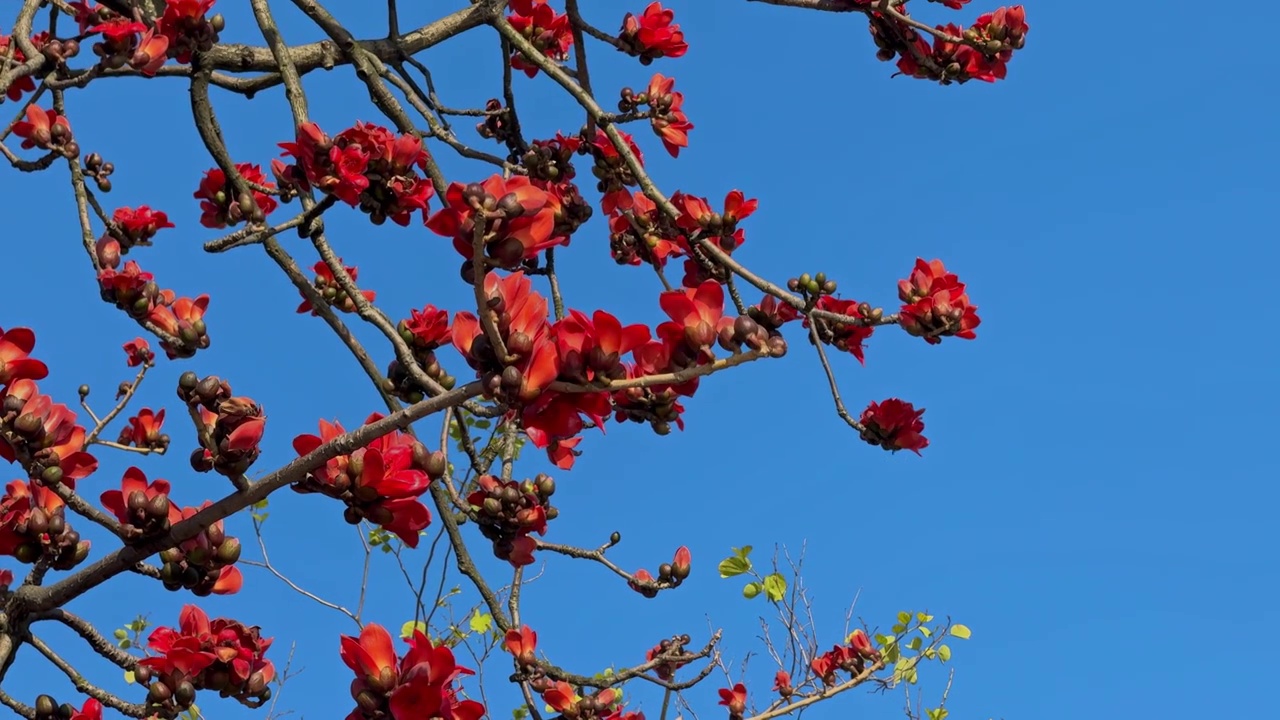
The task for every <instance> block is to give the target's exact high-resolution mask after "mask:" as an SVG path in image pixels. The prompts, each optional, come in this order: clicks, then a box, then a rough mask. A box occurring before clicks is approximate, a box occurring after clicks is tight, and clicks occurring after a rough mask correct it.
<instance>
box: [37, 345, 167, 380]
mask: <svg viewBox="0 0 1280 720" xmlns="http://www.w3.org/2000/svg"><path fill="white" fill-rule="evenodd" d="M124 353H125V364H126V365H128V366H129V367H138V366H139V365H142V364H143V363H150V362H155V359H156V354H155V353H153V352H151V344H150V343H148V342H147V341H146V340H145V339H143V338H140V337H139V338H134V339H132V340H130V341H129V342H127V343H125V344H124ZM37 379H38V378H37Z"/></svg>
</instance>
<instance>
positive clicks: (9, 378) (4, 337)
mask: <svg viewBox="0 0 1280 720" xmlns="http://www.w3.org/2000/svg"><path fill="white" fill-rule="evenodd" d="M35 346H36V334H35V333H34V332H32V331H31V329H30V328H23V327H16V328H9V329H8V330H5V329H4V328H0V389H3V388H5V387H6V386H7V385H9V383H12V382H14V381H15V380H22V379H23V378H26V379H28V380H43V379H44V378H45V377H47V376H48V375H49V367H48V366H47V365H45V364H44V363H43V362H40V361H39V360H36V359H35V358H33V357H31V351H32V350H33V349H35Z"/></svg>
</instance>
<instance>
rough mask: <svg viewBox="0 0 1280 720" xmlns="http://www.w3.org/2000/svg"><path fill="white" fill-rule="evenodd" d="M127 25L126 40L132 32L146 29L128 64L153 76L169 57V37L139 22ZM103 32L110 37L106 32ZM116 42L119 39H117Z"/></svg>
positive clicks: (130, 39) (129, 39)
mask: <svg viewBox="0 0 1280 720" xmlns="http://www.w3.org/2000/svg"><path fill="white" fill-rule="evenodd" d="M129 26H130V27H129V28H128V29H129V31H130V32H129V35H128V42H132V40H133V33H134V32H137V31H139V30H143V29H145V30H146V32H144V33H142V39H141V40H139V41H138V48H137V50H136V51H134V53H133V56H132V57H130V58H129V65H130V66H131V67H132V68H133V69H134V70H137V71H138V72H141V73H142V74H143V75H146V76H147V77H155V74H156V73H157V72H159V70H160V67H161V66H163V65H164V63H165V60H168V59H169V56H168V52H169V38H167V37H165V36H164V35H161V34H158V33H157V32H156V30H155V28H147V27H146V26H145V25H142V24H141V23H129ZM132 26H136V27H132ZM122 29H123V28H122ZM103 34H104V35H107V37H109V38H110V35H108V34H107V33H103ZM118 42H119V40H117V43H118Z"/></svg>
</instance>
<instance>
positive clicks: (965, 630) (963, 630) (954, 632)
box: [950, 623, 973, 640]
mask: <svg viewBox="0 0 1280 720" xmlns="http://www.w3.org/2000/svg"><path fill="white" fill-rule="evenodd" d="M950 633H951V637H954V638H959V639H961V640H968V639H969V638H970V636H972V635H973V632H972V631H971V630H969V626H968V625H961V624H960V623H956V624H955V625H952V626H951V630H950Z"/></svg>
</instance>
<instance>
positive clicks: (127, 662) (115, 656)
mask: <svg viewBox="0 0 1280 720" xmlns="http://www.w3.org/2000/svg"><path fill="white" fill-rule="evenodd" d="M31 620H32V621H33V622H35V621H41V620H53V621H56V622H60V623H62V624H63V625H66V626H67V627H69V628H71V629H72V630H73V631H75V633H76V634H77V635H79V636H80V637H81V638H83V639H84V641H85V642H86V643H88V644H89V647H91V648H93V651H94V652H95V653H97V654H99V655H101V656H102V657H104V658H106V659H108V660H110V661H111V662H113V663H115V664H116V665H117V666H119V667H120V668H122V669H124V670H132V669H133V668H134V667H135V666H137V664H138V659H137V658H136V657H134V656H133V655H131V654H130V653H128V652H126V651H125V650H123V649H121V648H120V647H118V646H117V645H116V644H115V643H114V642H112V641H111V640H110V639H109V638H107V636H105V635H103V634H102V633H100V632H98V630H97V628H95V627H94V626H93V625H92V624H90V623H89V621H88V620H85V619H84V618H82V617H80V616H78V615H75V614H73V613H71V612H68V611H67V610H63V609H61V608H54V609H53V610H47V611H45V612H41V613H37V614H35V615H33V616H32V618H31Z"/></svg>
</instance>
